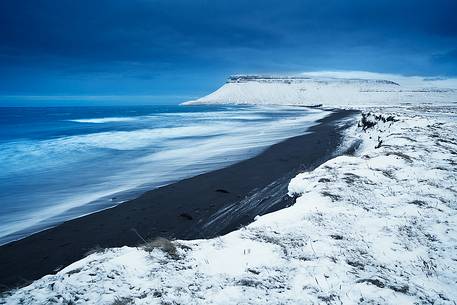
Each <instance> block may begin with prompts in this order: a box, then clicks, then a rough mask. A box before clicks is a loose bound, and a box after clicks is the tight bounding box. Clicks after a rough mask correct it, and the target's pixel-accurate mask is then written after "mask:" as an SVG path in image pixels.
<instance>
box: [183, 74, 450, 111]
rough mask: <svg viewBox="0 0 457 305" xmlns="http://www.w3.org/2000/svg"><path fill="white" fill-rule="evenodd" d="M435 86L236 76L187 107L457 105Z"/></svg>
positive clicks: (336, 79)
mask: <svg viewBox="0 0 457 305" xmlns="http://www.w3.org/2000/svg"><path fill="white" fill-rule="evenodd" d="M421 85H424V84H421ZM425 85H428V84H425ZM431 85H434V84H430V85H429V86H425V87H420V86H410V85H407V86H403V85H402V84H401V83H398V82H396V81H392V80H389V79H366V78H364V79H362V78H341V77H338V78H337V77H316V76H280V77H277V76H260V75H235V76H230V77H229V78H228V80H227V82H226V83H225V84H224V85H223V86H222V87H221V88H219V89H218V90H216V91H215V92H213V93H211V94H209V95H207V96H204V97H202V98H199V99H197V100H194V101H189V102H186V103H184V104H185V105H193V104H281V105H284V104H286V105H307V106H312V105H321V104H322V105H329V106H335V105H340V106H351V105H379V106H382V105H391V104H397V105H398V104H402V103H403V104H404V103H424V102H425V103H437V104H447V103H454V102H457V90H455V89H450V88H442V87H432V86H431Z"/></svg>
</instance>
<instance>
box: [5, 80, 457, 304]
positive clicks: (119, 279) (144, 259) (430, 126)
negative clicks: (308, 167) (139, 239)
mask: <svg viewBox="0 0 457 305" xmlns="http://www.w3.org/2000/svg"><path fill="white" fill-rule="evenodd" d="M385 85H386V86H395V85H392V84H385ZM383 86H384V85H383ZM362 110H363V113H364V117H363V124H362V117H361V116H358V117H357V120H358V122H359V124H358V125H357V124H356V123H354V125H353V127H352V128H350V129H349V130H348V131H347V135H346V141H347V143H346V144H345V145H349V144H350V143H353V141H359V142H360V146H359V148H358V149H357V150H356V152H355V154H353V155H341V156H339V157H336V158H334V159H331V160H329V161H327V162H325V163H324V164H322V165H321V166H319V167H318V168H317V169H315V170H313V171H311V172H305V173H302V174H299V175H298V176H297V177H295V178H294V179H293V180H292V181H291V182H290V185H289V193H290V195H291V196H296V203H295V204H294V205H293V206H291V207H289V208H286V209H283V210H280V211H277V212H274V213H270V214H267V215H264V216H261V217H257V218H256V221H254V222H253V223H252V224H250V225H248V226H246V227H244V228H242V229H240V230H237V231H234V232H232V233H230V234H227V235H225V236H222V237H219V238H215V239H211V240H194V241H174V242H173V243H174V244H175V246H176V247H177V252H176V254H173V255H170V254H167V253H166V252H165V251H163V250H161V249H160V248H156V249H154V250H152V251H150V252H148V251H146V250H145V249H143V248H132V247H123V248H115V249H106V250H103V251H101V252H98V253H95V254H92V255H89V256H88V257H86V258H84V259H83V260H81V261H78V262H75V263H74V264H72V265H70V266H68V267H66V268H65V269H63V270H61V271H60V272H58V273H57V274H55V275H48V276H45V277H44V278H42V279H40V280H37V281H35V282H34V283H32V284H31V285H29V286H27V287H24V288H21V289H18V290H16V291H12V292H10V293H9V294H7V295H4V296H3V299H2V298H0V303H3V304H99V305H103V304H148V305H149V304H456V302H457V289H456V287H457V189H456V186H457V174H456V171H457V166H456V165H457V138H456V137H457V108H456V107H437V106H424V105H422V106H418V105H417V106H414V105H413V106H405V107H390V108H385V107H383V108H377V107H371V108H362ZM371 125H373V126H371ZM368 126H371V127H369V128H368ZM343 148H344V147H342V149H343ZM115 301H117V302H118V303H115ZM119 302H123V303H119Z"/></svg>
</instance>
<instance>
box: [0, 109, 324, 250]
mask: <svg viewBox="0 0 457 305" xmlns="http://www.w3.org/2000/svg"><path fill="white" fill-rule="evenodd" d="M297 110H299V111H298V112H297ZM268 111H269V110H268V108H254V109H250V110H246V111H241V110H238V111H236V110H233V111H226V112H222V113H217V112H214V113H212V112H206V113H205V112H201V113H195V112H194V113H185V114H183V113H180V114H177V115H176V116H175V117H176V119H170V117H171V116H172V115H171V116H170V114H169V113H168V114H166V115H165V116H164V115H162V114H160V115H157V116H158V117H160V118H161V120H163V118H164V117H166V119H165V120H163V121H160V122H159V123H158V124H159V126H157V125H156V127H155V128H140V129H135V130H129V131H127V130H122V131H116V130H111V131H105V132H95V133H89V134H82V135H73V136H64V137H60V138H54V139H46V140H21V141H19V140H18V141H14V142H7V143H2V144H0V151H1V152H2V153H1V154H0V182H1V181H5V183H3V185H2V186H0V199H1V200H2V201H3V202H7V203H8V202H14V204H15V206H14V207H11V208H8V206H6V207H5V206H4V207H0V223H2V225H0V244H1V243H2V242H7V241H10V240H13V239H16V238H19V237H21V236H22V235H27V234H30V231H35V232H36V231H37V230H38V229H40V228H43V227H49V226H52V225H55V224H56V223H59V222H61V221H65V220H68V219H69V218H74V217H79V216H81V215H83V214H87V213H90V212H94V211H96V210H100V209H103V208H107V207H110V206H113V205H116V204H118V203H119V202H121V201H124V200H127V199H130V198H131V197H132V196H133V197H134V196H137V195H139V194H140V193H142V192H144V191H146V190H149V189H152V188H155V187H159V186H162V185H165V184H169V183H172V182H174V181H177V180H181V179H184V178H188V177H190V176H194V175H197V174H201V173H204V172H207V171H210V170H215V169H218V168H221V167H224V166H228V165H230V164H233V163H235V162H237V161H239V160H242V159H246V158H249V157H252V156H254V155H255V154H258V153H259V152H260V151H262V150H263V149H265V148H266V147H268V146H269V145H272V144H274V143H277V142H279V141H281V140H283V139H286V138H288V137H291V136H295V135H298V134H303V133H304V132H305V131H306V129H307V128H308V127H309V126H312V125H313V124H315V121H316V120H318V119H320V118H322V117H324V116H325V115H326V114H327V113H326V112H323V111H320V110H305V109H295V110H291V109H290V108H284V109H283V110H282V111H281V109H279V110H278V109H277V110H276V112H275V113H273V114H272V113H268ZM289 112H290V113H289ZM157 116H156V117H157ZM146 117H148V116H146ZM244 119H246V120H244ZM94 120H95V119H94ZM96 120H100V119H96ZM133 121H134V122H135V123H133V124H135V125H134V126H136V127H137V128H138V127H143V126H144V124H149V123H150V122H149V123H148V122H146V123H145V122H144V120H131V122H133ZM137 122H138V123H137ZM164 124H165V125H166V124H169V125H172V127H160V126H163V125H164ZM127 193H128V196H130V197H128V196H127V195H126V194H127ZM113 197H116V198H117V199H116V200H114V201H113V200H112V198H113ZM90 202H92V203H91V204H90V205H88V203H90ZM94 202H96V204H94ZM78 207H85V208H81V209H80V210H78V211H76V212H75V211H73V212H71V213H70V212H69V211H70V210H71V209H75V208H76V209H77V208H78ZM2 209H3V210H2ZM2 211H3V212H2ZM27 229H28V231H27ZM24 230H25V231H24ZM18 231H19V232H22V233H17V232H18ZM15 232H16V233H15ZM24 232H25V233H24ZM5 236H7V237H5Z"/></svg>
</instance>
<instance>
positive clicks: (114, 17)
mask: <svg viewBox="0 0 457 305" xmlns="http://www.w3.org/2000/svg"><path fill="white" fill-rule="evenodd" d="M456 12H457V1H456V0H434V1H422V0H396V1H393V0H385V1H378V0H371V1H366V0H352V1H350V0H320V1H307V0H301V1H299V0H230V1H222V0H219V1H218V0H128V1H127V0H124V1H120V0H97V1H93V0H78V1H74V0H53V1H51V0H2V1H0V105H8V106H9V105H13V106H14V105H109V104H116V105H117V104H166V103H178V102H182V101H186V100H189V99H193V98H196V97H199V96H202V95H205V94H208V93H210V92H211V91H213V90H215V89H217V88H218V87H220V86H221V85H222V84H223V83H224V82H225V80H226V78H227V77H228V76H229V75H230V74H243V73H249V74H253V73H262V74H296V73H300V72H303V71H319V70H361V71H372V72H381V73H392V74H403V75H424V76H431V75H433V76H443V77H446V76H456V75H457V18H456V17H455V15H456Z"/></svg>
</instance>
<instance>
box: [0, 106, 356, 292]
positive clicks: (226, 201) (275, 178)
mask: <svg viewBox="0 0 457 305" xmlns="http://www.w3.org/2000/svg"><path fill="white" fill-rule="evenodd" d="M354 113H355V112H354V111H347V110H335V111H333V112H332V113H331V114H330V115H329V116H327V117H326V118H324V119H322V120H321V121H320V122H319V124H318V125H316V126H314V127H312V128H310V130H309V131H310V132H311V133H309V134H305V135H302V136H297V137H294V138H290V139H287V140H285V141H283V142H281V143H278V144H275V145H273V146H271V147H270V148H268V149H267V150H265V151H264V152H263V153H261V154H260V155H258V156H256V157H254V158H251V159H248V160H245V161H242V162H239V163H237V164H234V165H232V166H229V167H226V168H223V169H220V170H216V171H213V172H210V173H206V174H202V175H199V176H196V177H193V178H189V179H185V180H182V181H179V182H177V183H174V184H171V185H168V186H164V187H161V188H158V189H155V190H152V191H149V192H147V193H145V194H143V195H142V196H141V197H139V198H137V199H134V200H131V201H128V202H125V203H123V204H121V205H118V206H116V207H114V208H111V209H108V210H104V211H100V212H97V213H94V214H91V215H88V216H84V217H81V218H78V219H74V220H71V221H67V222H65V223H63V224H61V225H59V226H57V227H55V228H51V229H48V230H45V231H43V232H40V233H36V234H34V235H32V236H29V237H27V238H24V239H22V240H19V241H16V242H12V243H10V244H7V245H4V246H1V247H0V291H2V290H7V289H10V288H12V287H15V286H18V285H25V284H27V283H28V282H30V281H32V280H36V279H38V278H40V277H42V276H44V275H46V274H50V273H55V272H56V271H57V270H60V269H61V268H63V267H65V266H67V265H69V264H71V263H73V262H74V261H77V260H79V259H81V258H82V257H84V256H85V254H86V253H87V252H88V251H89V250H91V249H94V248H96V247H119V246H124V245H129V246H135V245H138V244H140V243H141V242H142V240H141V239H140V237H138V235H137V233H136V232H138V233H139V234H140V235H141V236H143V237H144V238H145V239H149V238H154V237H156V236H164V237H168V238H179V239H195V238H210V237H214V236H217V235H221V234H224V233H227V232H230V231H231V230H234V229H236V228H238V227H240V226H242V225H246V224H248V223H250V222H252V221H253V218H254V217H255V216H256V215H260V214H265V213H268V212H271V211H275V210H278V209H281V208H284V207H286V206H288V205H290V204H292V203H293V199H292V198H289V197H288V196H287V185H288V183H289V181H290V179H291V178H292V177H294V176H295V175H296V174H297V173H299V172H300V171H304V170H311V169H313V168H315V167H317V166H318V165H319V164H322V163H323V162H325V161H326V160H328V159H329V158H331V157H332V156H333V154H334V152H335V149H336V147H337V146H338V144H339V143H340V141H341V129H342V128H344V127H338V126H336V125H335V122H337V121H338V120H340V119H344V118H346V117H347V116H350V115H354Z"/></svg>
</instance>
